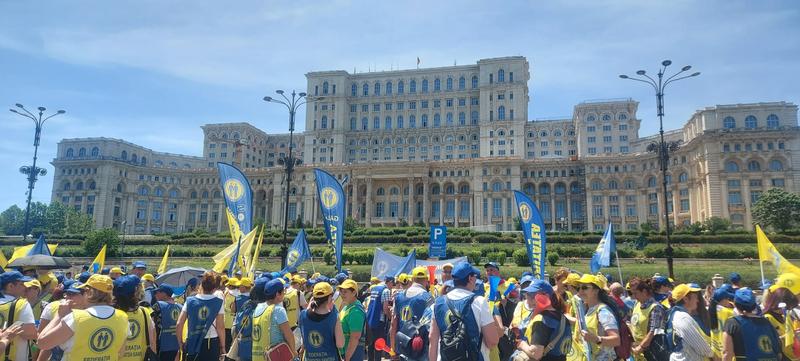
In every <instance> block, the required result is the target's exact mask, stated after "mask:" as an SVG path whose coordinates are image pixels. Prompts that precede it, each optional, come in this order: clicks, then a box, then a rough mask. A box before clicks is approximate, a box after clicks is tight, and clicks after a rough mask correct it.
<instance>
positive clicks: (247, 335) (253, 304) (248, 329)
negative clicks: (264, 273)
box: [228, 277, 270, 361]
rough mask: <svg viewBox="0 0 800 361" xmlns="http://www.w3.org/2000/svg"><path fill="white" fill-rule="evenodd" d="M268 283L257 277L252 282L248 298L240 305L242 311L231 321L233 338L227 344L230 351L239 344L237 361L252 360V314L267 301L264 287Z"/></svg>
mask: <svg viewBox="0 0 800 361" xmlns="http://www.w3.org/2000/svg"><path fill="white" fill-rule="evenodd" d="M269 281H270V279H269V278H267V277H259V278H257V279H256V280H255V281H254V282H253V287H252V289H251V290H250V298H249V299H248V300H247V302H245V303H244V305H242V309H241V310H240V311H239V312H238V313H236V318H235V319H234V320H233V328H232V329H231V333H232V334H233V338H231V340H230V341H229V342H228V344H230V345H231V346H230V347H229V349H232V348H233V344H235V343H237V342H238V343H239V346H238V347H237V349H238V353H237V355H236V356H238V357H239V361H251V360H252V359H253V322H254V321H253V312H255V310H256V308H257V307H258V305H259V304H261V303H263V302H266V301H267V296H266V294H265V293H264V291H265V290H264V286H266V285H267V282H269ZM259 331H260V329H259ZM258 336H259V338H260V337H261V333H260V332H259V334H258ZM229 353H230V352H229ZM262 354H263V351H262Z"/></svg>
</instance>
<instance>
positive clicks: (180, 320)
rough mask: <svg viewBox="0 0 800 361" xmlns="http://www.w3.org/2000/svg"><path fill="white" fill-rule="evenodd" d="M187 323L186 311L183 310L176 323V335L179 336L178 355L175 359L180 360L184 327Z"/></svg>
mask: <svg viewBox="0 0 800 361" xmlns="http://www.w3.org/2000/svg"><path fill="white" fill-rule="evenodd" d="M185 325H186V311H181V314H180V315H179V316H178V322H177V323H175V336H177V338H178V355H177V356H176V357H175V360H176V361H178V360H180V357H181V351H183V328H184V327H185Z"/></svg>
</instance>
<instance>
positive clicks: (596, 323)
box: [576, 303, 611, 358]
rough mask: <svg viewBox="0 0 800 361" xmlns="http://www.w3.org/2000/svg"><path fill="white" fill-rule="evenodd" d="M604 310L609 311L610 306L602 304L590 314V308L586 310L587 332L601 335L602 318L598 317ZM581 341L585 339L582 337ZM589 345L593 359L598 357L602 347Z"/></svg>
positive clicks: (593, 344)
mask: <svg viewBox="0 0 800 361" xmlns="http://www.w3.org/2000/svg"><path fill="white" fill-rule="evenodd" d="M604 308H605V309H608V306H606V305H605V304H604V303H600V304H598V305H597V307H596V308H595V309H594V311H592V312H589V309H588V307H587V310H586V317H585V320H586V330H587V331H589V332H591V333H593V334H595V335H598V336H599V335H600V318H599V317H598V315H600V310H602V309H604ZM608 312H611V310H608ZM576 323H577V322H576ZM581 339H583V337H581ZM589 344H590V346H591V348H592V357H593V358H594V357H597V354H599V353H600V346H599V345H598V344H596V343H593V342H590V343H589Z"/></svg>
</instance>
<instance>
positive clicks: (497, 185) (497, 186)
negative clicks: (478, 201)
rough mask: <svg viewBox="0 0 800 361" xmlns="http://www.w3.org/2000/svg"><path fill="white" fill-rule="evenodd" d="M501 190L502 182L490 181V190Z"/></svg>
mask: <svg viewBox="0 0 800 361" xmlns="http://www.w3.org/2000/svg"><path fill="white" fill-rule="evenodd" d="M502 190H503V183H500V182H494V183H492V192H500V191H502Z"/></svg>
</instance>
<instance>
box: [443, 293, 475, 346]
mask: <svg viewBox="0 0 800 361" xmlns="http://www.w3.org/2000/svg"><path fill="white" fill-rule="evenodd" d="M474 300H475V295H471V296H469V300H468V301H467V303H466V306H465V308H464V310H467V311H471V309H470V307H472V301H474ZM445 304H446V305H447V308H448V309H449V310H450V315H449V317H450V325H449V326H447V329H445V330H444V332H442V338H441V340H440V341H439V355H440V357H441V361H477V360H478V359H479V354H480V349H479V348H478V347H476V346H477V345H473V344H472V340H470V336H469V333H468V332H467V325H466V324H465V322H464V318H463V315H462V314H461V312H457V311H456V310H455V308H454V307H453V302H452V301H451V300H449V299H446V298H445ZM462 311H463V310H462Z"/></svg>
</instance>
